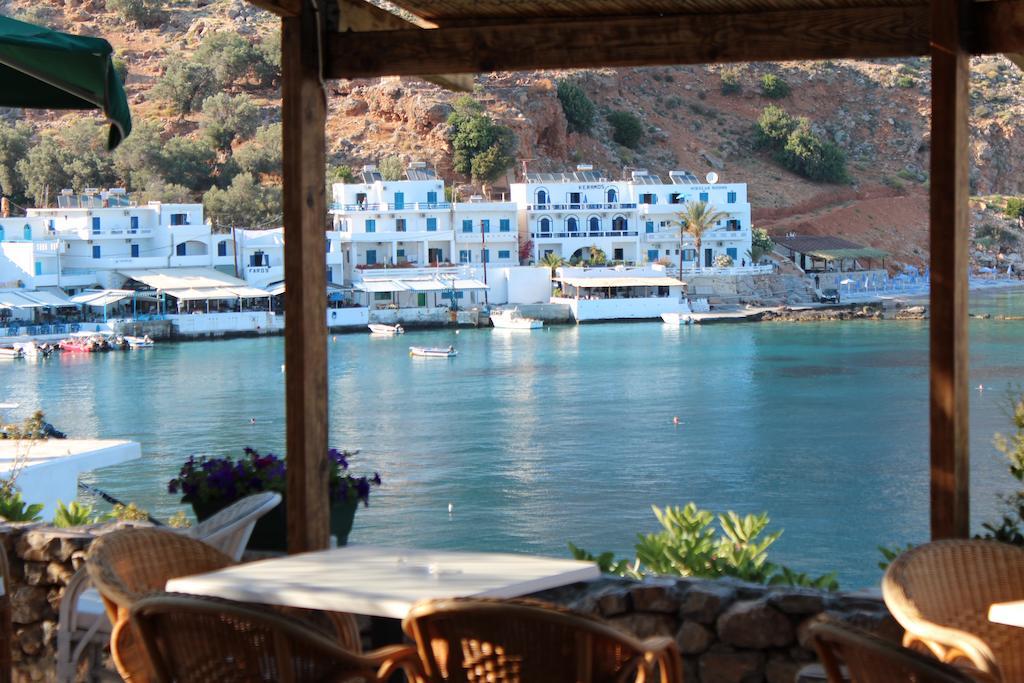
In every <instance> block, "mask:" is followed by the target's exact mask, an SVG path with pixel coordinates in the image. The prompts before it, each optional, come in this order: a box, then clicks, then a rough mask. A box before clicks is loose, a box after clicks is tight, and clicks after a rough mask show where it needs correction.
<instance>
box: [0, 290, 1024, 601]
mask: <svg viewBox="0 0 1024 683" xmlns="http://www.w3.org/2000/svg"><path fill="white" fill-rule="evenodd" d="M993 298H994V299H995V300H993V301H990V300H988V299H986V300H985V301H984V302H981V304H980V306H981V307H983V308H991V309H993V310H999V311H1001V312H1003V313H1005V314H1012V312H1014V311H1018V310H1020V309H1024V296H1021V295H1008V294H999V295H993ZM971 334H972V337H971V356H972V368H971V371H972V376H971V381H972V385H977V384H979V383H981V384H983V385H984V390H983V391H982V392H979V393H976V394H973V395H972V404H971V409H972V414H971V430H972V432H971V442H972V449H973V453H974V454H975V457H974V463H973V469H972V481H971V488H972V495H973V503H972V504H973V514H974V519H975V520H976V522H977V523H978V524H980V522H981V521H983V520H984V519H986V518H991V517H992V516H993V515H994V514H995V511H996V501H995V499H994V496H993V493H994V492H996V491H1003V490H1006V489H1008V488H1010V487H1011V486H1012V480H1010V478H1009V477H1008V475H1006V473H1005V469H1004V467H1003V464H1002V462H1001V460H1000V458H999V456H998V455H997V454H995V453H994V450H993V449H992V447H991V438H992V434H993V433H994V432H995V431H998V430H1005V429H1006V427H1007V425H1008V422H1007V419H1006V415H1005V410H1004V407H1005V401H1006V392H1007V390H1008V389H1009V388H1011V387H1014V386H1020V385H1022V384H1024V354H1021V353H1020V352H1019V348H1020V343H1021V341H1022V340H1024V322H1013V321H996V320H989V321H985V320H974V321H972V323H971ZM927 343H928V340H927V326H926V324H921V323H916V322H910V323H877V322H870V321H866V322H843V323H802V324H774V323H773V324H768V323H766V324H760V325H716V326H707V327H701V326H685V327H671V326H666V325H661V324H660V323H651V324H633V325H585V326H579V327H576V326H572V327H568V326H565V327H552V328H548V329H544V330H538V331H533V332H525V333H512V334H509V333H502V332H496V331H493V330H463V331H461V333H460V334H455V333H454V332H453V331H447V330H446V331H433V332H410V333H408V334H406V335H404V336H402V337H393V338H374V337H371V336H370V335H363V334H354V335H337V336H336V337H335V338H333V340H332V341H331V342H329V350H330V377H329V386H330V400H331V443H332V444H333V445H336V446H339V447H344V448H350V449H356V448H358V449H361V451H362V452H361V454H360V455H359V456H358V457H357V458H356V459H355V461H354V468H355V469H356V470H357V471H363V470H366V471H370V470H379V471H380V472H381V473H382V476H383V477H384V481H385V485H384V486H383V487H382V488H381V489H380V491H379V494H375V495H374V496H373V499H372V501H371V507H369V508H367V509H364V510H360V512H359V516H358V518H357V522H356V529H355V531H354V532H353V539H354V540H355V541H358V542H363V543H368V542H374V541H380V542H388V543H397V544H408V545H413V546H421V547H444V548H463V549H487V550H512V551H526V552H537V553H546V554H552V555H565V553H566V545H565V544H566V542H567V541H569V540H572V541H574V542H576V543H578V544H579V545H582V546H583V547H586V548H588V549H591V550H594V551H599V550H616V551H620V552H621V551H625V550H627V549H628V548H629V547H630V545H631V544H632V541H633V539H634V536H635V533H636V532H637V531H646V530H651V529H653V528H654V526H655V524H656V522H655V520H654V518H653V516H652V515H651V513H650V505H651V504H657V505H669V504H677V503H678V504H682V503H684V502H686V501H688V500H695V501H697V502H698V503H699V504H701V505H702V506H704V507H709V508H713V509H717V510H723V509H727V508H732V509H736V510H737V511H740V512H757V511H762V510H766V511H768V512H769V513H770V515H771V517H772V519H773V523H774V524H776V525H778V526H779V527H784V528H785V529H786V532H785V534H784V535H783V537H782V539H781V540H780V541H779V543H778V544H777V548H778V552H777V554H776V557H775V559H776V560H777V561H780V562H786V563H788V564H791V565H793V566H794V567H796V568H799V569H801V570H806V571H810V572H822V571H828V570H830V569H839V570H840V575H841V579H842V580H843V583H844V584H845V585H847V586H850V585H853V586H856V585H863V584H867V583H870V582H874V581H876V580H877V577H878V570H877V568H876V567H875V564H876V562H877V559H878V554H877V551H876V549H875V547H876V546H877V545H878V544H882V543H886V544H888V543H895V542H907V541H914V540H922V539H923V538H925V537H926V535H927V522H928V514H927V505H928V490H927V485H928V482H927V461H928V454H927V444H928V435H927V415H928V405H927V373H926V368H927ZM410 344H415V345H426V346H447V345H448V344H454V345H455V346H456V347H457V348H458V350H459V355H458V357H457V358H455V359H451V360H449V359H415V360H414V359H411V358H409V356H408V347H409V345H410ZM283 355H284V354H283V342H282V340H281V339H280V338H272V339H239V340H234V341H216V342H194V343H187V344H164V345H160V346H158V347H157V348H155V349H151V350H147V351H143V352H132V353H108V354H96V355H93V354H82V355H71V354H68V355H66V356H62V357H57V358H51V359H48V360H46V361H43V362H39V363H29V362H18V363H9V364H5V365H2V366H0V380H2V386H3V387H5V389H6V392H5V395H4V397H3V400H11V401H16V402H18V403H20V404H21V405H22V406H24V407H26V409H27V408H29V407H35V406H39V407H42V408H43V409H44V410H46V412H47V414H48V416H49V419H50V420H51V421H52V422H53V423H54V424H55V425H57V426H58V427H59V428H60V429H63V430H65V431H67V432H69V433H71V434H72V435H76V436H83V437H93V436H98V437H107V438H130V439H135V440H138V441H140V442H142V445H143V454H144V455H143V459H142V461H140V462H136V463H132V464H130V465H126V466H122V467H117V468H111V469H108V470H103V471H100V472H97V473H96V474H95V481H96V482H98V483H99V484H100V485H101V486H102V487H104V488H106V489H108V490H110V491H111V492H112V493H114V494H115V495H117V496H119V497H122V498H124V499H129V500H133V501H136V502H138V503H139V504H141V505H143V506H144V507H148V508H150V509H151V510H153V511H155V512H157V513H159V514H160V515H162V516H166V515H169V514H170V513H171V512H173V511H174V510H175V509H176V508H177V501H176V500H175V499H174V498H172V497H171V496H169V495H167V494H166V492H165V491H166V489H165V486H166V482H167V480H168V479H169V478H170V477H171V476H172V475H173V474H174V473H175V472H176V471H177V468H178V467H179V466H180V463H181V461H182V460H183V459H184V458H186V457H187V456H188V455H190V454H192V453H217V454H226V453H239V452H241V449H242V447H243V446H246V445H251V446H253V447H256V448H259V449H261V450H270V451H275V452H280V451H281V450H282V449H283V446H284V406H283V400H284V393H283V382H284V374H283V373H282V372H281V364H282V362H283ZM417 361H418V362H417ZM673 417H679V419H680V424H678V425H675V424H673ZM251 419H255V424H254V425H253V424H250V420H251ZM449 503H451V504H452V505H453V514H452V515H449V514H448V504H449Z"/></svg>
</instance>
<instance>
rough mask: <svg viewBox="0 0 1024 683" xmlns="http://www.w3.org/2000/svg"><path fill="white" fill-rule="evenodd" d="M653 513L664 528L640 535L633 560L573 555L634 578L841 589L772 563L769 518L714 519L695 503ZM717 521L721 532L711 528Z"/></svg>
mask: <svg viewBox="0 0 1024 683" xmlns="http://www.w3.org/2000/svg"><path fill="white" fill-rule="evenodd" d="M651 510H652V511H653V512H654V516H655V517H656V518H657V520H658V523H659V524H660V525H661V529H660V530H658V531H656V532H654V533H650V534H638V535H637V541H636V544H635V546H634V550H635V552H636V557H635V559H633V560H629V559H615V556H614V554H613V553H602V554H601V555H598V556H594V555H591V554H590V553H588V552H587V551H586V550H583V549H582V548H579V547H577V546H576V545H573V544H572V543H570V544H569V550H570V552H571V553H572V554H573V556H574V557H575V558H577V559H581V560H590V561H594V562H597V563H598V565H599V566H600V567H601V570H602V571H605V572H608V573H613V574H618V575H620V576H628V577H633V578H640V577H643V576H646V575H661V576H695V577H704V578H716V577H722V576H730V577H735V578H738V579H742V580H744V581H752V582H755V583H775V584H779V583H784V584H792V585H803V586H818V587H823V588H827V589H829V590H835V589H837V588H838V583H837V582H836V579H835V575H834V574H826V575H824V576H820V577H816V578H811V577H808V576H807V575H806V574H802V573H799V572H795V571H793V570H790V569H787V568H785V567H780V566H778V565H775V564H772V563H771V562H769V561H768V549H769V547H770V546H771V545H772V544H773V543H775V541H777V540H778V539H779V537H780V536H781V535H782V531H781V530H779V531H775V532H771V533H768V532H767V528H768V523H769V521H770V520H769V518H768V515H767V513H761V514H760V515H753V514H750V515H745V516H740V515H739V514H737V513H735V512H733V511H731V510H730V511H727V512H725V513H723V514H718V515H715V514H714V513H713V512H711V511H710V510H702V509H699V508H698V507H697V505H696V504H695V503H693V502H690V503H687V504H686V505H685V506H683V507H678V506H673V507H667V508H664V509H661V508H658V507H657V506H654V505H652V506H651ZM716 520H717V522H718V524H717V528H715V527H714V526H712V523H713V522H715V521H716Z"/></svg>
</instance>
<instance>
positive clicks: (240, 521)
mask: <svg viewBox="0 0 1024 683" xmlns="http://www.w3.org/2000/svg"><path fill="white" fill-rule="evenodd" d="M280 503H281V495H280V494H279V493H274V492H270V491H267V492H264V493H257V494H253V495H251V496H246V497H245V498H242V499H241V500H239V501H236V502H235V503H232V504H231V505H229V506H228V507H226V508H224V509H223V510H221V511H220V512H217V513H216V514H214V515H212V516H210V517H209V518H207V519H205V520H203V521H202V522H200V523H199V524H197V525H195V526H194V527H190V528H188V529H185V530H183V531H182V532H181V533H184V534H185V535H186V536H191V537H192V538H195V539H197V540H199V541H203V542H204V543H206V544H208V545H212V546H213V547H215V548H217V549H218V550H220V551H222V552H223V553H224V554H226V555H228V556H230V557H232V558H233V559H234V560H236V561H237V560H239V559H240V558H241V557H242V553H243V552H245V546H246V544H247V543H248V542H249V536H250V535H251V534H252V530H253V528H254V527H255V526H256V522H258V521H259V519H260V518H261V517H263V516H264V515H265V514H267V513H268V512H269V511H270V510H272V509H273V508H274V507H276V506H277V505H279V504H280ZM159 588H160V589H161V590H162V589H163V586H162V585H161V586H159ZM337 619H338V621H339V624H338V630H339V632H340V631H341V629H342V628H344V629H345V630H346V631H348V632H349V635H348V636H347V638H348V640H351V638H352V637H353V636H352V635H351V633H352V632H353V631H356V626H355V622H354V619H353V618H352V617H348V622H349V623H341V621H343V619H344V618H343V617H341V616H339V617H337ZM111 629H112V625H111V623H110V620H109V619H107V617H106V615H105V613H104V609H103V602H102V600H101V599H100V596H99V593H97V592H96V590H95V589H94V588H92V586H91V584H90V583H89V576H88V574H87V573H86V571H85V569H81V570H79V571H78V573H77V574H75V576H74V577H72V579H71V581H70V582H69V583H68V586H67V588H66V589H65V591H64V596H63V597H62V598H61V604H60V618H59V621H58V622H57V681H58V682H59V683H71V682H72V681H74V680H75V670H76V668H77V667H78V662H79V661H80V660H81V659H82V655H83V654H85V653H86V652H88V653H89V654H90V657H92V658H93V660H94V655H95V649H96V648H95V646H96V645H97V644H98V642H100V641H106V640H109V638H110V634H111ZM355 637H358V635H356V636H355ZM348 640H343V641H342V642H348ZM89 670H90V671H94V672H99V668H98V667H96V662H95V661H90V664H89Z"/></svg>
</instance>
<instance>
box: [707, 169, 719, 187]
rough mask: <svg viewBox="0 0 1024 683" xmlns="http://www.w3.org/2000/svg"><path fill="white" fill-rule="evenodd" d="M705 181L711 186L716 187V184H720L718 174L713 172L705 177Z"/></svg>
mask: <svg viewBox="0 0 1024 683" xmlns="http://www.w3.org/2000/svg"><path fill="white" fill-rule="evenodd" d="M704 180H706V181H708V184H709V185H714V184H715V183H717V182H718V174H717V173H715V172H714V171H712V172H711V173H708V174H707V175H706V176H704Z"/></svg>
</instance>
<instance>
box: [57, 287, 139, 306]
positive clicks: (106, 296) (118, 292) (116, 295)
mask: <svg viewBox="0 0 1024 683" xmlns="http://www.w3.org/2000/svg"><path fill="white" fill-rule="evenodd" d="M132 294H134V292H133V291H131V290H130V289H104V290H101V291H93V292H83V293H82V294H79V295H78V296H73V297H71V303H75V304H82V305H84V306H96V307H103V306H109V305H111V304H116V303H117V302H118V301H122V300H124V299H127V298H128V297H130V296H132ZM64 305H66V304H64Z"/></svg>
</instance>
